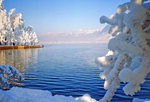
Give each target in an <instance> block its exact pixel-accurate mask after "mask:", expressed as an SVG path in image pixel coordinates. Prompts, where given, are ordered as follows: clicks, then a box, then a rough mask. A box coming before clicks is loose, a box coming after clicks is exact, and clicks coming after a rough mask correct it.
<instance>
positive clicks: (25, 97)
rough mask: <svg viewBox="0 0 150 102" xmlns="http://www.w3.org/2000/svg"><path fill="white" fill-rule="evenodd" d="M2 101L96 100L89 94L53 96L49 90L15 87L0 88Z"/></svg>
mask: <svg viewBox="0 0 150 102" xmlns="http://www.w3.org/2000/svg"><path fill="white" fill-rule="evenodd" d="M0 102H96V101H95V100H94V99H91V97H90V96H89V95H84V96H82V97H80V98H73V97H71V96H70V97H66V96H61V95H55V96H52V94H51V93H50V92H49V91H45V90H35V89H26V88H19V87H13V88H12V89H11V90H8V91H3V90H0Z"/></svg>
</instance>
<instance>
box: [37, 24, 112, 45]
mask: <svg viewBox="0 0 150 102" xmlns="http://www.w3.org/2000/svg"><path fill="white" fill-rule="evenodd" d="M109 28H110V26H109V25H107V26H105V27H102V28H99V29H94V30H80V31H78V32H68V33H64V32H59V33H54V32H49V33H47V34H43V35H42V34H41V35H39V38H40V41H41V42H43V43H48V44H50V43H56V44H58V43H107V42H108V40H109V34H108V30H109Z"/></svg>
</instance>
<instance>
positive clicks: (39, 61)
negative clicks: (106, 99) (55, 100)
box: [0, 44, 150, 102]
mask: <svg viewBox="0 0 150 102" xmlns="http://www.w3.org/2000/svg"><path fill="white" fill-rule="evenodd" d="M107 51H108V50H107V45H103V44H68V45H67V44H66V45H47V46H45V47H44V48H42V49H26V50H0V64H10V65H12V66H14V67H16V68H17V69H18V70H19V71H20V72H21V73H22V74H23V76H24V78H25V80H24V81H23V82H20V83H17V82H16V83H13V84H14V85H15V86H19V87H24V88H30V89H41V90H48V91H50V92H51V93H52V94H53V95H65V96H73V97H79V96H82V95H84V94H89V95H91V97H92V98H95V99H97V100H99V99H101V98H102V97H103V95H104V94H105V92H106V91H105V90H104V89H103V84H104V81H103V80H101V79H100V78H99V73H100V70H99V69H98V67H97V65H96V64H95V59H96V58H97V57H99V56H103V55H105V54H106V53H107ZM146 80H147V81H146V82H145V84H143V85H142V90H141V91H140V92H139V93H137V94H136V95H135V96H134V97H138V98H150V76H148V77H147V78H146ZM123 86H124V84H121V88H120V89H118V91H117V92H116V94H115V96H114V98H113V100H112V102H131V101H132V98H133V97H131V96H126V95H125V94H124V93H123V91H122V87H123Z"/></svg>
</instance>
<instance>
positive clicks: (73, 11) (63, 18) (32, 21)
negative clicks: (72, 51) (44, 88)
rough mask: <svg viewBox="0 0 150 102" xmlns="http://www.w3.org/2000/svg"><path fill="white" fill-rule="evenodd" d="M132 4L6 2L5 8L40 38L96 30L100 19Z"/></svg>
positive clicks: (107, 0) (112, 0) (115, 0)
mask: <svg viewBox="0 0 150 102" xmlns="http://www.w3.org/2000/svg"><path fill="white" fill-rule="evenodd" d="M127 1H129V0H5V1H4V8H5V9H6V10H8V11H9V10H10V9H12V8H16V11H17V13H22V14H23V18H24V20H25V24H26V25H32V26H33V27H34V30H35V31H36V32H37V33H38V34H43V33H46V32H74V31H79V29H84V30H86V29H97V28H99V27H101V26H102V25H101V24H100V23H99V18H100V16H102V15H106V16H110V15H111V14H113V13H115V11H116V8H117V6H118V5H119V4H122V3H124V2H127Z"/></svg>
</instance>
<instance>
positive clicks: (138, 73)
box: [97, 0, 150, 102]
mask: <svg viewBox="0 0 150 102" xmlns="http://www.w3.org/2000/svg"><path fill="white" fill-rule="evenodd" d="M144 1H146V0H131V1H130V2H127V3H124V4H122V5H119V6H118V8H117V13H116V14H114V15H112V16H111V17H110V18H108V17H105V16H102V17H101V18H100V22H101V23H107V24H110V25H111V28H110V31H109V33H110V34H111V35H112V39H111V40H110V41H109V44H108V49H109V50H110V51H109V52H108V54H107V55H106V56H104V57H99V58H98V59H97V62H98V65H99V67H100V70H102V72H101V74H100V78H101V79H104V80H105V83H104V89H106V90H107V92H106V94H105V95H104V97H103V98H102V99H101V100H100V101H101V102H109V101H110V100H111V99H112V97H113V96H114V94H115V92H116V90H117V88H119V87H120V82H124V83H126V85H125V86H124V87H123V91H124V93H125V94H126V95H131V96H133V95H134V94H135V93H136V92H138V91H140V90H141V86H140V85H141V84H142V83H144V82H145V77H146V76H147V74H148V73H149V72H150V9H149V7H150V5H149V4H148V3H147V4H146V3H144Z"/></svg>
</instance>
